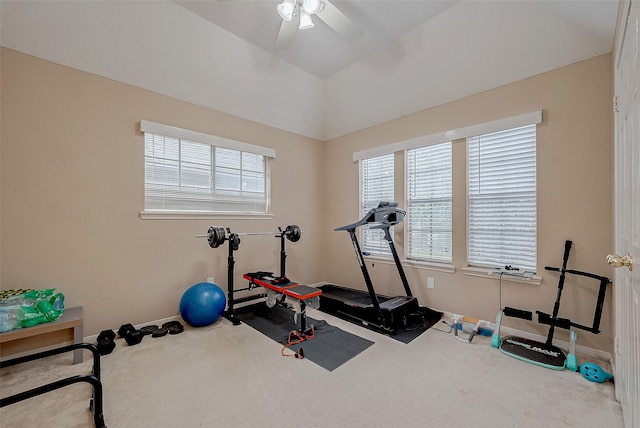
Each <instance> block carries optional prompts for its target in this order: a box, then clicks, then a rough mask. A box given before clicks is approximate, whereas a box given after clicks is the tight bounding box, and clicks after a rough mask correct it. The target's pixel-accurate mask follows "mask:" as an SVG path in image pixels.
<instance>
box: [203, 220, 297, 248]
mask: <svg viewBox="0 0 640 428" xmlns="http://www.w3.org/2000/svg"><path fill="white" fill-rule="evenodd" d="M278 229H279V232H278V233H276V232H244V233H231V231H230V230H229V228H227V229H226V230H225V228H224V227H220V226H211V227H209V230H207V233H206V234H203V235H196V238H207V241H208V242H209V246H210V247H211V248H218V247H219V246H220V245H222V244H224V241H227V240H228V241H229V242H230V243H231V244H232V245H233V247H234V250H237V249H238V247H239V245H240V238H239V237H240V236H251V235H272V236H275V237H278V238H282V237H285V238H287V239H288V240H289V241H291V242H298V241H299V240H300V237H301V236H302V230H300V227H299V226H298V225H295V224H292V225H289V226H287V227H286V228H285V230H284V231H283V230H282V229H280V228H278ZM227 233H228V234H229V235H227Z"/></svg>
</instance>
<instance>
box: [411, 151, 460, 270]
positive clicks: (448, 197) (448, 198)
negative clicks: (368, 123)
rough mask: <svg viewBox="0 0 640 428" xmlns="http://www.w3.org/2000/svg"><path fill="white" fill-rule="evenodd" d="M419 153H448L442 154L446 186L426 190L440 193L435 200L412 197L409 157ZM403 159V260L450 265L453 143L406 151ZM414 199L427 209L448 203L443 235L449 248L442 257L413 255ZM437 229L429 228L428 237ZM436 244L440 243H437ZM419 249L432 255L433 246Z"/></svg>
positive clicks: (451, 253)
mask: <svg viewBox="0 0 640 428" xmlns="http://www.w3.org/2000/svg"><path fill="white" fill-rule="evenodd" d="M419 151H424V152H429V151H435V153H433V154H434V155H440V153H439V152H448V153H445V154H444V156H446V155H447V154H448V176H449V180H448V184H445V185H444V186H438V188H436V187H432V188H430V189H428V190H430V191H431V192H434V191H436V192H438V193H440V195H441V196H439V197H437V198H413V197H412V188H414V187H415V186H413V185H412V183H413V181H412V167H411V161H410V157H411V156H412V153H415V152H419ZM404 158H405V182H404V189H405V194H406V198H405V199H406V207H407V219H406V220H405V223H406V225H405V235H406V240H405V254H406V257H405V258H406V260H408V261H411V262H414V263H424V264H439V265H440V264H443V265H451V263H452V262H453V142H452V141H442V142H439V143H434V144H429V145H425V146H421V147H414V148H410V149H406V150H405V153H404ZM429 167H430V168H433V167H434V165H429ZM436 168H437V167H436ZM423 173H424V171H422V173H421V174H420V175H423ZM427 174H432V171H428V172H427ZM414 175H415V174H414ZM427 186H428V185H427ZM424 190H427V189H422V191H424ZM443 192H444V193H445V195H444V196H442V193H443ZM415 199H422V200H423V202H422V203H426V206H427V207H431V206H433V205H434V204H436V203H437V202H440V203H442V202H444V203H445V204H446V203H448V211H449V217H448V231H445V232H444V233H448V242H445V243H444V244H445V246H446V245H447V244H448V247H449V248H448V254H447V253H446V250H445V253H444V257H437V256H435V257H420V256H418V255H416V254H413V251H412V250H413V249H414V245H413V243H412V235H413V231H414V229H415V226H414V221H413V217H414V216H413V215H412V209H413V207H414V203H412V201H413V200H415ZM422 203H421V204H422ZM437 229H438V228H437V227H436V228H433V227H430V228H429V230H430V231H431V232H428V234H429V235H431V234H433V232H434V231H437ZM445 240H446V238H445ZM429 241H431V242H433V240H432V239H430V240H429ZM438 242H441V241H438ZM421 248H427V249H429V248H431V250H428V251H429V252H431V253H432V254H434V250H433V245H426V246H421ZM436 252H437V251H436ZM447 256H448V257H447Z"/></svg>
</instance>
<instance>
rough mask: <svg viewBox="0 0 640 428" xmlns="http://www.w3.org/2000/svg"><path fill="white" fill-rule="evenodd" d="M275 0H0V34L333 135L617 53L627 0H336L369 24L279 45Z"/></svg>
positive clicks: (164, 89) (42, 52)
mask: <svg viewBox="0 0 640 428" xmlns="http://www.w3.org/2000/svg"><path fill="white" fill-rule="evenodd" d="M280 1H281V0H255V1H250V0H198V1H162V0H158V1H118V0H103V1H93V0H87V1H83V2H78V1H73V0H69V1H28V2H25V1H10V0H2V1H1V2H0V17H1V20H2V21H1V24H2V25H1V26H0V28H1V33H0V42H1V43H2V45H3V46H5V47H8V48H11V49H15V50H18V51H21V52H24V53H27V54H30V55H34V56H37V57H40V58H44V59H47V60H50V61H54V62H58V63H60V64H63V65H67V66H70V67H74V68H77V69H80V70H84V71H88V72H91V73H94V74H98V75H101V76H105V77H108V78H111V79H115V80H118V81H122V82H124V83H128V84H132V85H135V86H139V87H142V88H145V89H149V90H153V91H156V92H159V93H163V94H166V95H169V96H172V97H175V98H179V99H183V100H185V101H189V102H192V103H195V104H199V105H203V106H205V107H209V108H213V109H216V110H219V111H223V112H226V113H229V114H233V115H236V116H239V117H243V118H245V119H249V120H253V121H256V122H260V123H264V124H267V125H269V126H273V127H276V128H280V129H284V130H287V131H290V132H294V133H297V134H301V135H305V136H308V137H311V138H316V139H319V140H327V139H331V138H335V137H338V136H341V135H344V134H347V133H349V132H353V131H356V130H359V129H363V128H366V127H369V126H373V125H375V124H378V123H381V122H384V121H388V120H391V119H395V118H397V117H401V116H404V115H407V114H411V113H413V112H416V111H420V110H422V109H425V108H429V107H433V106H436V105H439V104H443V103H446V102H450V101H453V100H456V99H459V98H462V97H465V96H468V95H471V94H474V93H478V92H481V91H484V90H487V89H491V88H495V87H497V86H501V85H504V84H507V83H511V82H514V81H517V80H520V79H523V78H526V77H530V76H533V75H535V74H539V73H542V72H545V71H549V70H552V69H554V68H558V67H562V66H565V65H568V64H571V63H574V62H577V61H581V60H584V59H588V58H591V57H593V56H597V55H601V54H604V53H608V52H610V51H611V49H612V45H613V35H614V32H615V23H616V16H617V10H618V4H619V1H618V0H585V1H581V0H533V1H525V0H511V1H504V0H503V1H491V0H462V1H453V0H444V1H435V0H434V1H431V0H421V1H405V0H357V1H341V0H335V1H332V4H333V5H334V6H335V7H336V8H337V9H339V10H340V11H341V12H342V13H343V14H344V15H345V16H347V17H348V18H349V19H350V20H351V21H352V22H353V23H355V24H356V25H357V26H358V27H359V28H361V29H362V35H361V37H359V38H358V39H357V40H347V39H345V38H343V37H341V36H340V35H339V34H338V33H336V32H335V31H334V30H333V29H332V28H331V27H329V26H328V25H327V24H326V23H325V22H324V21H322V20H321V19H319V18H318V17H317V16H316V17H314V18H313V19H314V22H315V27H314V28H312V29H308V30H297V31H296V33H295V35H294V37H293V39H292V41H291V45H290V47H289V48H288V49H286V50H282V49H276V39H277V37H278V32H279V31H280V26H281V24H282V19H281V18H280V16H279V15H278V13H277V12H276V5H277V4H278V3H280ZM323 1H324V0H323ZM516 113H517V112H516ZM148 119H152V118H148Z"/></svg>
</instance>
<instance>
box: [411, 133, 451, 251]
mask: <svg viewBox="0 0 640 428" xmlns="http://www.w3.org/2000/svg"><path fill="white" fill-rule="evenodd" d="M407 200H408V213H407V228H408V229H407V236H408V254H407V258H408V259H412V260H423V261H434V262H451V245H452V244H451V239H452V235H451V230H452V228H451V142H447V143H441V144H434V145H431V146H427V147H421V148H417V149H412V150H407Z"/></svg>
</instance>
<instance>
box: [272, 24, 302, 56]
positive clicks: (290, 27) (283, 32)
mask: <svg viewBox="0 0 640 428" xmlns="http://www.w3.org/2000/svg"><path fill="white" fill-rule="evenodd" d="M297 30H298V20H297V19H295V18H294V19H292V20H291V21H285V20H284V19H283V20H282V24H280V31H279V32H278V38H277V39H276V49H277V50H279V51H286V50H287V49H289V48H290V47H291V42H292V41H293V36H294V35H295V34H296V31H297Z"/></svg>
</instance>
